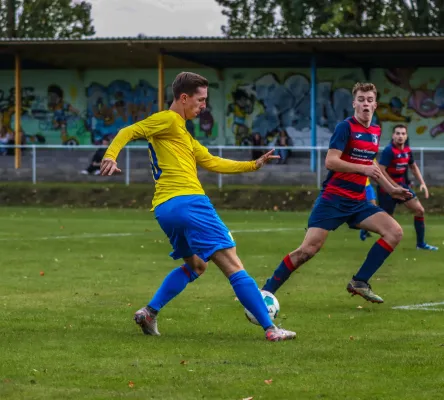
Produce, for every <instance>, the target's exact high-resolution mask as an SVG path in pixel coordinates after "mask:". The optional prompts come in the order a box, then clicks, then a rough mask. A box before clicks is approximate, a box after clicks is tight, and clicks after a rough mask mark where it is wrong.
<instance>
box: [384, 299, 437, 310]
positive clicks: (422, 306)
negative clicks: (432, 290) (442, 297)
mask: <svg viewBox="0 0 444 400" xmlns="http://www.w3.org/2000/svg"><path fill="white" fill-rule="evenodd" d="M442 305H444V301H441V302H439V303H423V304H411V305H407V306H396V307H392V309H393V310H424V311H444V307H443V308H436V307H435V306H442Z"/></svg>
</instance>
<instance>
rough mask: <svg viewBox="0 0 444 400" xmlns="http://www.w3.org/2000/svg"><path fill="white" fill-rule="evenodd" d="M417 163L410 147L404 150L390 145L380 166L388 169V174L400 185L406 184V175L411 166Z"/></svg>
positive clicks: (383, 153)
mask: <svg viewBox="0 0 444 400" xmlns="http://www.w3.org/2000/svg"><path fill="white" fill-rule="evenodd" d="M414 163H415V160H414V159H413V154H412V150H411V149H410V147H409V146H404V148H403V149H400V148H398V147H396V146H395V145H394V144H393V143H390V144H389V145H388V146H387V147H386V148H385V149H384V151H383V152H382V154H381V159H380V160H379V164H381V165H384V166H385V167H386V171H387V174H388V175H389V176H390V178H392V179H393V180H394V181H395V182H396V183H398V184H404V185H405V184H406V183H407V182H406V179H405V175H406V172H407V168H408V166H409V165H412V164H414Z"/></svg>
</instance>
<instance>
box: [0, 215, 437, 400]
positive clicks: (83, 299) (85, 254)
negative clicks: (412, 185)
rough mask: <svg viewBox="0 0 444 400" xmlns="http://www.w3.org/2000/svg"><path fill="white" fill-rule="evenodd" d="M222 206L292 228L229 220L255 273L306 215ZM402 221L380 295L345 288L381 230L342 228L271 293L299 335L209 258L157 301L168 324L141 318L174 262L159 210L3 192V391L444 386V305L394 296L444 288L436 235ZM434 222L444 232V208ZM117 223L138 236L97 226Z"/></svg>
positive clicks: (314, 391)
mask: <svg viewBox="0 0 444 400" xmlns="http://www.w3.org/2000/svg"><path fill="white" fill-rule="evenodd" d="M220 215H221V216H222V218H223V219H224V221H225V222H226V224H227V225H228V226H229V227H230V229H232V230H233V231H242V230H254V229H271V230H273V229H278V228H279V229H280V228H288V229H292V230H281V231H275V232H256V233H254V232H237V233H236V232H235V233H234V236H235V239H236V241H237V243H238V253H239V256H240V257H241V259H242V261H243V263H244V265H245V266H246V268H247V270H248V271H249V272H250V274H251V275H252V276H253V277H254V278H255V279H256V280H257V282H258V284H259V285H262V284H263V283H264V281H265V279H266V278H267V277H268V276H269V275H270V274H271V273H272V271H273V270H274V268H275V267H276V265H277V264H278V263H279V262H280V260H281V259H282V257H283V256H284V255H285V254H286V253H287V252H288V251H290V250H292V249H293V248H295V247H297V245H298V244H299V243H300V241H301V240H302V238H303V235H304V230H303V228H304V227H305V224H306V218H307V215H306V214H304V213H272V212H221V213H220ZM400 221H401V222H402V224H403V227H404V230H405V237H404V239H403V241H402V243H401V245H400V246H399V247H398V249H397V250H396V251H395V253H394V254H393V255H392V256H391V257H390V258H389V260H388V262H387V263H386V264H385V265H384V266H383V268H381V270H380V271H379V272H378V273H377V275H376V276H375V277H374V279H373V281H372V284H373V288H374V290H375V292H376V293H378V294H380V295H381V296H382V297H383V298H384V299H385V303H384V304H381V305H378V304H370V303H367V302H365V301H363V300H362V299H361V298H356V297H353V298H351V297H350V295H349V294H348V293H347V292H346V290H345V287H346V284H347V282H348V281H349V280H350V278H351V276H352V274H353V273H354V272H355V271H356V270H357V268H358V267H359V266H360V264H361V262H362V260H363V258H364V257H365V254H366V252H367V251H368V249H369V248H370V246H371V245H372V243H373V241H374V239H370V240H368V241H366V242H364V243H363V242H361V241H360V240H359V239H358V237H357V232H356V231H352V230H349V229H347V228H345V227H344V228H340V229H339V230H338V231H337V232H334V233H332V234H331V236H330V238H329V240H328V241H327V244H326V246H325V247H324V249H323V250H322V251H321V253H320V254H319V255H318V256H316V257H315V258H314V259H313V260H311V261H310V262H309V263H308V264H307V265H305V266H303V267H302V268H301V269H300V270H299V271H298V272H296V273H295V274H294V276H292V278H291V279H290V281H289V282H287V283H286V285H285V286H283V288H282V290H281V291H280V292H278V293H277V297H278V299H279V301H280V303H281V318H280V319H279V322H282V325H283V326H285V327H288V328H289V329H294V330H296V331H297V332H298V337H297V339H296V340H294V341H291V342H285V343H269V342H266V341H265V339H264V335H263V332H262V331H261V329H260V328H259V327H257V326H254V325H252V324H250V323H249V322H248V321H247V320H246V318H245V316H244V315H243V309H242V306H241V305H240V304H239V302H236V301H234V294H233V292H232V289H231V287H230V285H229V283H228V282H227V280H226V279H225V278H224V277H223V275H222V273H221V272H220V271H218V270H217V268H216V267H215V266H214V264H211V265H210V267H209V269H208V271H207V272H206V273H205V275H204V276H202V277H201V278H200V279H198V280H197V281H196V282H195V283H193V284H191V285H189V287H188V288H187V290H185V291H184V292H183V293H182V294H181V295H180V296H179V297H178V298H176V299H174V300H173V301H172V302H171V303H170V304H169V305H168V306H167V307H166V308H165V309H164V310H163V311H162V313H161V314H160V322H159V329H160V331H161V333H162V336H161V337H146V336H144V335H143V334H142V333H141V332H140V331H139V329H138V327H137V326H136V325H135V324H134V321H132V316H133V313H134V311H135V310H137V309H138V308H140V307H141V306H142V305H144V304H146V302H147V301H148V300H149V298H150V296H151V295H152V294H153V291H154V290H155V289H156V288H157V287H158V285H159V284H160V283H161V281H162V279H163V277H164V276H165V275H166V274H167V273H168V272H169V271H170V270H171V269H172V268H173V267H175V266H176V265H177V264H176V263H175V262H174V261H173V260H171V259H170V258H169V257H168V253H169V251H170V246H169V243H168V241H167V240H166V238H165V236H164V234H163V233H162V232H161V231H160V229H159V228H158V226H157V224H156V221H155V220H154V218H153V215H152V213H149V212H148V211H137V210H76V209H59V210H56V209H48V208H45V209H38V208H3V209H1V210H0V226H1V230H0V248H1V278H0V346H1V347H0V399H2V400H6V399H8V400H9V399H32V400H39V399H45V400H49V399H94V400H95V399H104V400H105V399H159V400H160V399H162V400H170V399H174V400H176V399H179V400H195V399H227V400H228V399H230V400H237V399H239V400H240V399H244V398H248V397H253V398H254V400H258V399H266V400H273V399H276V400H277V399H279V400H282V399H289V400H292V399H337V400H344V399H350V400H351V399H353V400H358V399H362V400H364V399H365V400H374V399H387V400H396V399H402V400H419V399H430V398H437V399H438V398H441V397H442V393H444V331H443V318H444V312H441V311H444V308H440V310H441V311H425V310H399V309H392V307H393V306H400V305H410V304H421V303H426V302H443V301H444V290H443V289H444V288H443V285H444V268H443V263H442V251H441V252H436V253H426V252H419V251H416V250H415V246H414V245H415V241H414V230H413V227H412V225H413V224H412V218H411V217H409V216H404V215H403V216H401V217H400ZM426 222H427V238H428V241H429V242H430V243H431V244H435V245H438V246H439V245H441V247H442V244H443V242H442V240H443V239H442V238H443V233H444V225H443V223H442V217H440V216H430V217H427V219H426ZM122 233H128V234H131V236H121V237H118V236H116V237H112V236H109V237H106V236H103V235H104V234H122ZM100 235H102V236H100ZM60 236H62V238H60ZM56 237H59V238H56ZM40 271H44V276H40ZM359 307H362V308H359ZM439 307H443V306H437V308H439ZM269 379H272V383H271V384H269V385H268V384H266V383H265V382H264V381H265V380H269ZM130 381H131V382H133V384H134V386H133V387H129V382H130Z"/></svg>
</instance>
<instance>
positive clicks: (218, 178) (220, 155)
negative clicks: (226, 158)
mask: <svg viewBox="0 0 444 400" xmlns="http://www.w3.org/2000/svg"><path fill="white" fill-rule="evenodd" d="M218 155H219V157H220V158H222V146H219V151H218ZM217 187H218V188H219V190H222V174H219V175H218V177H217Z"/></svg>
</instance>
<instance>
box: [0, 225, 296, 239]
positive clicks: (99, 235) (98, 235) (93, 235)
mask: <svg viewBox="0 0 444 400" xmlns="http://www.w3.org/2000/svg"><path fill="white" fill-rule="evenodd" d="M298 230H303V228H275V229H234V230H232V231H231V233H266V232H286V231H298ZM143 235H146V233H130V232H128V233H82V234H80V235H63V236H43V237H31V238H28V237H11V238H0V241H1V242H9V241H17V240H21V241H31V240H32V241H34V240H64V239H67V240H70V239H98V238H108V237H127V236H143Z"/></svg>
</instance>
